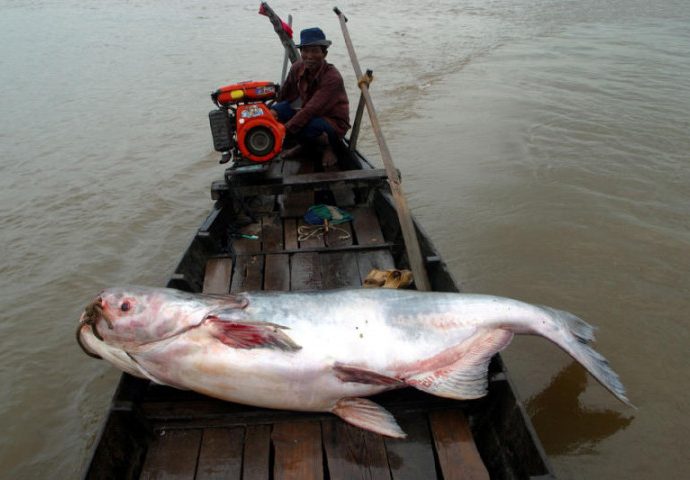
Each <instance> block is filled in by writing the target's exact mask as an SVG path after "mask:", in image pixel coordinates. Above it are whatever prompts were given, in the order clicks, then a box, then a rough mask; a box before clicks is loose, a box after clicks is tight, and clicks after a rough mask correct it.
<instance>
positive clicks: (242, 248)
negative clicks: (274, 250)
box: [232, 222, 261, 255]
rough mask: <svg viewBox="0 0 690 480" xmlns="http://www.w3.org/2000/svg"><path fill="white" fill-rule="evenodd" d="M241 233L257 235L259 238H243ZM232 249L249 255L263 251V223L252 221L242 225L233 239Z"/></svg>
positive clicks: (239, 253) (238, 253)
mask: <svg viewBox="0 0 690 480" xmlns="http://www.w3.org/2000/svg"><path fill="white" fill-rule="evenodd" d="M239 235H255V236H256V237H257V240H252V239H249V238H242V237H240V236H239ZM232 251H233V252H234V253H235V254H236V255H249V254H252V253H259V252H261V223H260V222H257V223H250V224H249V225H245V226H244V227H241V228H240V229H239V232H238V233H237V234H236V235H235V236H234V238H233V239H232Z"/></svg>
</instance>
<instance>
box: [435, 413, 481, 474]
mask: <svg viewBox="0 0 690 480" xmlns="http://www.w3.org/2000/svg"><path fill="white" fill-rule="evenodd" d="M429 420H430V422H431V430H432V432H433V437H434V444H435V446H436V453H437V455H438V461H439V464H440V465H441V471H442V472H443V478H444V479H446V480H456V479H457V480H460V479H471V480H489V473H488V471H487V470H486V466H485V465H484V462H483V461H482V459H481V457H480V456H479V452H478V451H477V446H476V445H475V443H474V438H472V432H471V431H470V427H469V425H468V423H467V419H466V418H465V415H464V414H463V413H462V412H461V411H460V410H439V411H435V412H431V413H430V414H429Z"/></svg>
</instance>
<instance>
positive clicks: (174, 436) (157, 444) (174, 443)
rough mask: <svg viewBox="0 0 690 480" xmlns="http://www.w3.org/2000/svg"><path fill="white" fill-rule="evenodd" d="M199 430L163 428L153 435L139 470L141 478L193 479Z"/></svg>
mask: <svg viewBox="0 0 690 480" xmlns="http://www.w3.org/2000/svg"><path fill="white" fill-rule="evenodd" d="M200 443H201V430H197V429H195V430H164V431H162V432H160V433H157V434H156V436H155V437H154V439H153V441H152V442H151V445H150V446H149V451H148V453H147V455H146V460H145V461H144V466H143V467H142V470H141V476H140V478H141V479H142V480H158V479H173V480H183V479H193V478H194V472H195V470H196V460H197V457H198V456H199V445H200Z"/></svg>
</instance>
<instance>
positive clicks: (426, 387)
mask: <svg viewBox="0 0 690 480" xmlns="http://www.w3.org/2000/svg"><path fill="white" fill-rule="evenodd" d="M512 338H513V333H512V332H509V331H507V330H502V329H492V330H489V331H483V332H479V333H477V334H476V335H474V336H473V337H472V338H471V339H469V340H468V342H469V343H468V345H467V347H466V348H465V349H464V350H465V351H464V352H463V354H462V356H461V357H460V358H459V359H457V360H456V361H455V362H453V363H451V364H449V365H443V366H439V367H438V368H435V369H434V370H430V371H425V372H420V373H417V374H415V375H412V376H410V377H407V378H406V379H405V383H407V384H408V385H409V386H411V387H414V388H416V389H418V390H421V391H423V392H427V393H430V394H432V395H436V396H438V397H444V398H452V399H455V400H470V399H473V398H480V397H483V396H484V395H486V391H487V387H488V386H489V380H488V378H487V377H488V369H489V361H491V357H493V356H494V354H496V353H497V352H500V351H501V350H503V349H504V348H505V347H507V346H508V344H509V343H510V341H511V340H512Z"/></svg>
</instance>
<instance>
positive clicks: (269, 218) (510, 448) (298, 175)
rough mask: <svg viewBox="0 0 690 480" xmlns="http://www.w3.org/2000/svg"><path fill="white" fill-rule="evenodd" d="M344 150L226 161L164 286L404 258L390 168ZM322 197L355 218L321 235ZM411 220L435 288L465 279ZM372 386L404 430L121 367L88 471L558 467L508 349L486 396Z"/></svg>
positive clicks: (269, 283)
mask: <svg viewBox="0 0 690 480" xmlns="http://www.w3.org/2000/svg"><path fill="white" fill-rule="evenodd" d="M338 154H339V166H340V170H339V171H335V172H322V171H321V172H320V171H318V164H317V165H316V166H315V163H314V161H313V159H311V158H309V157H306V158H301V159H295V160H282V159H280V158H277V159H275V160H273V161H272V162H271V163H270V165H269V167H268V168H267V169H266V170H265V171H263V172H259V173H257V172H253V173H243V172H242V169H238V168H230V169H228V170H226V172H225V178H224V179H222V180H220V181H216V182H214V183H213V185H212V197H213V199H214V200H215V204H214V206H213V209H212V210H211V212H210V214H209V215H208V217H207V218H206V219H205V220H204V221H203V222H202V224H201V226H200V228H199V229H198V231H197V232H196V233H195V234H194V237H193V239H192V241H191V243H190V245H189V247H188V248H187V250H186V251H185V252H184V254H183V255H182V259H181V260H180V262H179V264H178V266H177V268H176V269H175V271H174V273H173V274H172V276H171V278H170V280H169V281H168V284H167V286H169V287H173V288H178V289H181V290H185V291H190V292H208V293H216V294H218V293H227V292H238V291H245V290H261V289H265V290H305V289H332V288H339V287H352V286H357V287H358V286H360V285H361V284H362V280H363V278H364V277H365V276H366V275H367V273H368V272H369V271H370V270H371V269H372V268H380V269H389V268H406V267H407V266H408V264H407V258H406V253H405V248H404V247H405V246H404V244H403V240H402V236H401V231H400V224H399V222H398V220H397V217H396V212H395V208H394V206H393V205H392V201H391V197H390V194H389V191H388V187H387V185H388V184H387V182H386V174H385V172H384V171H383V170H379V169H375V168H373V167H372V166H371V165H370V164H369V162H367V160H365V158H364V157H363V156H362V155H361V154H360V153H359V152H358V151H357V150H356V149H351V148H349V146H348V144H347V143H344V144H343V148H342V150H341V151H340V152H338ZM317 163H318V162H317ZM317 203H327V204H331V205H337V206H339V207H340V208H342V209H344V210H346V211H348V212H350V213H351V214H352V216H353V220H352V221H351V222H348V223H345V224H342V225H338V227H340V228H342V230H331V231H330V232H329V233H328V234H327V235H326V236H325V237H323V236H318V235H308V234H305V227H307V225H306V224H305V222H304V219H303V215H304V213H305V211H306V209H307V208H308V207H309V206H310V205H313V204H317ZM307 228H308V227H307ZM416 228H417V235H418V238H419V241H420V246H421V251H422V254H423V258H424V259H425V264H426V269H427V271H428V275H429V280H430V283H431V286H432V288H433V290H436V291H458V286H457V283H456V282H455V281H454V279H453V277H452V275H451V273H450V272H449V271H448V269H447V267H446V265H445V263H444V262H443V260H442V259H441V257H440V255H439V253H438V251H437V250H436V249H435V248H434V246H433V244H432V243H431V240H430V238H429V236H428V235H427V234H426V233H425V232H424V231H422V229H420V228H419V226H418V225H416ZM309 233H311V232H309ZM374 400H375V401H376V402H377V403H380V404H381V405H383V406H384V407H385V408H386V409H388V410H389V411H391V412H392V413H393V414H394V415H395V417H396V418H397V419H398V421H399V423H400V425H401V427H402V428H403V429H404V430H405V431H406V432H407V433H408V438H407V439H405V440H391V439H388V438H383V437H381V436H379V435H376V434H373V433H370V432H366V431H364V430H361V429H358V428H355V427H352V426H350V425H348V424H346V423H344V422H343V421H342V420H340V419H339V418H337V417H336V416H334V415H331V414H324V413H303V412H291V411H277V410H268V409H262V408H257V407H251V406H245V405H238V404H234V403H229V402H223V401H219V400H215V399H212V398H208V397H205V396H203V395H200V394H196V393H193V392H188V391H180V390H176V389H173V388H169V387H164V386H160V385H155V384H152V383H150V382H148V381H146V380H142V379H138V378H134V377H132V376H130V375H127V374H124V375H122V378H121V380H120V382H119V385H118V387H117V390H116V392H115V394H114V398H113V401H112V405H111V407H110V410H109V412H108V415H107V418H106V420H105V422H104V425H103V427H102V429H101V431H100V433H99V435H98V438H97V441H96V444H95V446H94V448H93V452H92V456H91V459H90V462H89V464H88V467H87V469H86V471H85V472H84V477H85V478H88V479H91V478H118V479H135V478H190V479H191V478H196V479H206V478H237V479H240V478H241V479H244V480H249V479H269V478H275V479H282V478H297V479H311V478H314V479H321V478H325V479H328V478H330V479H341V478H342V479H350V478H386V479H389V478H393V479H408V478H409V479H428V478H433V479H435V478H438V479H441V478H443V479H451V478H473V479H474V478H495V479H516V478H531V479H536V478H553V473H552V470H551V468H550V466H549V462H548V460H547V458H546V456H545V454H544V452H543V449H542V447H541V445H540V443H539V439H538V437H537V436H536V434H535V432H534V429H533V427H532V425H531V423H530V420H529V417H528V416H527V415H526V413H525V409H524V407H523V405H522V404H521V403H520V401H519V399H518V398H517V396H516V394H515V389H514V388H513V386H512V384H511V381H510V378H509V376H508V373H507V372H506V369H505V366H504V364H503V362H502V361H501V358H500V357H499V356H496V357H495V358H494V359H493V360H492V362H491V366H490V386H489V393H488V395H487V396H486V397H485V398H482V399H479V400H472V401H454V400H448V399H442V398H437V397H433V396H430V395H427V394H424V393H422V392H420V391H417V390H414V389H403V390H396V391H392V392H387V393H385V394H381V395H378V396H377V397H375V398H374Z"/></svg>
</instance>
